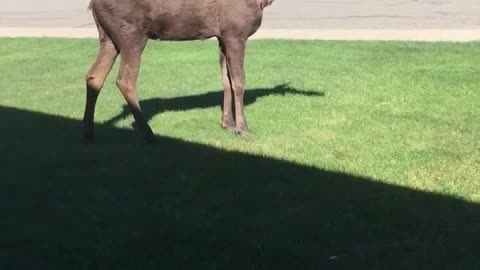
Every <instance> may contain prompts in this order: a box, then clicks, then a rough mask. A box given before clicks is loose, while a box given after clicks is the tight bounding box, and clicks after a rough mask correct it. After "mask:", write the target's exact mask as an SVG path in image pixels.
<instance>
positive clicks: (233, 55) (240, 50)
mask: <svg viewBox="0 0 480 270" xmlns="http://www.w3.org/2000/svg"><path fill="white" fill-rule="evenodd" d="M245 43H246V40H244V39H239V38H235V39H230V40H227V41H226V42H225V45H226V55H227V69H228V74H229V77H230V82H231V86H232V89H233V94H234V99H235V130H236V132H238V133H239V134H240V135H242V136H245V135H247V134H248V127H247V122H246V120H245V114H244V102H243V96H244V93H245V73H244V69H243V60H244V56H245Z"/></svg>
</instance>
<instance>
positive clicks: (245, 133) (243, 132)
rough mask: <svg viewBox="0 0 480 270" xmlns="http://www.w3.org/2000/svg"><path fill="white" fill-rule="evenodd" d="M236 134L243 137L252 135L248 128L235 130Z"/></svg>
mask: <svg viewBox="0 0 480 270" xmlns="http://www.w3.org/2000/svg"><path fill="white" fill-rule="evenodd" d="M235 133H237V135H240V136H242V137H247V136H248V134H249V133H250V131H249V130H248V128H246V127H243V128H238V127H237V128H235Z"/></svg>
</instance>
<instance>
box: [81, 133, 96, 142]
mask: <svg viewBox="0 0 480 270" xmlns="http://www.w3.org/2000/svg"><path fill="white" fill-rule="evenodd" d="M82 142H83V143H84V144H93V143H94V142H95V138H94V136H93V134H85V133H84V134H83V135H82Z"/></svg>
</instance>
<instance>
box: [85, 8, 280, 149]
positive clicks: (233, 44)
mask: <svg viewBox="0 0 480 270" xmlns="http://www.w3.org/2000/svg"><path fill="white" fill-rule="evenodd" d="M272 2H273V0H91V3H90V8H91V9H92V13H93V17H94V19H95V22H96V24H97V28H98V32H99V39H100V50H99V53H98V56H97V58H96V61H95V63H94V64H93V66H92V67H91V69H90V71H89V72H88V74H87V76H86V88H87V99H86V105H85V115H84V118H83V139H84V141H85V142H86V143H91V142H93V137H94V135H93V133H94V132H93V127H94V113H95V104H96V101H97V97H98V95H99V93H100V90H101V88H102V86H103V83H104V81H105V78H106V77H107V75H108V73H109V72H110V70H111V69H112V66H113V64H114V62H115V60H116V58H117V56H118V55H119V54H120V55H121V63H120V69H119V74H118V77H117V81H116V83H117V86H118V88H119V89H120V91H121V93H122V94H123V96H124V97H125V100H126V101H127V104H128V107H129V108H130V111H131V112H132V114H133V116H134V118H135V124H136V128H137V129H138V131H139V132H140V134H141V136H142V140H143V141H145V142H151V141H152V140H153V138H154V135H153V132H152V129H151V128H150V126H149V125H148V123H147V121H146V119H145V117H144V115H143V113H142V110H141V108H140V104H139V102H138V97H137V89H136V82H137V77H138V73H139V69H140V59H141V55H142V52H143V50H144V48H145V45H146V44H147V41H148V39H160V40H195V39H208V38H212V37H216V38H217V39H218V41H219V51H220V66H221V70H222V77H223V88H224V97H223V116H222V127H223V128H227V129H232V130H235V131H236V132H238V133H239V134H242V135H245V134H247V133H248V128H247V123H246V121H245V116H244V104H243V97H244V87H245V76H244V69H243V61H244V54H245V45H246V41H247V39H248V38H249V37H250V36H251V35H253V34H254V33H255V32H256V31H257V30H258V28H259V27H260V25H261V22H262V16H263V9H264V8H265V7H266V6H268V5H270V4H271V3H272ZM233 110H234V112H233Z"/></svg>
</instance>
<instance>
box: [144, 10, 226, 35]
mask: <svg viewBox="0 0 480 270" xmlns="http://www.w3.org/2000/svg"><path fill="white" fill-rule="evenodd" d="M149 28H150V29H149V31H148V34H149V37H150V38H152V39H160V40H194V39H207V38H211V37H213V36H218V34H219V30H218V26H217V23H216V22H215V21H214V20H211V19H210V18H208V17H206V18H205V17H199V16H192V15H191V14H188V15H183V14H177V15H176V16H172V15H163V16H159V17H158V18H156V19H154V20H152V22H151V24H150V27H149Z"/></svg>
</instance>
